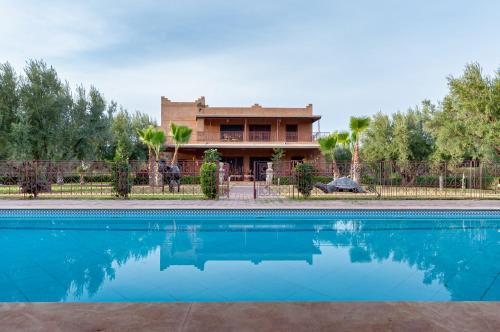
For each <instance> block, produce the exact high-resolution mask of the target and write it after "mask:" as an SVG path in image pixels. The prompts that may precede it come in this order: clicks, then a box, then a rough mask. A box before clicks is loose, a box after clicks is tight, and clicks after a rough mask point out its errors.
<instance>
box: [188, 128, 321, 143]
mask: <svg viewBox="0 0 500 332" xmlns="http://www.w3.org/2000/svg"><path fill="white" fill-rule="evenodd" d="M329 134H330V133H328V132H313V133H301V132H271V131H247V132H245V131H232V130H230V131H220V132H204V131H199V132H197V133H196V139H195V140H193V141H192V142H190V143H228V144H231V143H234V144H237V143H242V142H243V143H270V142H273V143H315V142H316V141H317V140H318V138H320V137H324V136H327V135H329Z"/></svg>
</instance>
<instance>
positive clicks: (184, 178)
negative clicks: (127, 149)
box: [0, 160, 227, 199]
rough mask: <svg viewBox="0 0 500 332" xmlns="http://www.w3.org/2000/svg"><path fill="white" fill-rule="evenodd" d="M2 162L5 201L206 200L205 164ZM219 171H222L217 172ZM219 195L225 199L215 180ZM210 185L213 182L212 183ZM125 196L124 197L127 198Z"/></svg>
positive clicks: (1, 185) (1, 192)
mask: <svg viewBox="0 0 500 332" xmlns="http://www.w3.org/2000/svg"><path fill="white" fill-rule="evenodd" d="M116 165H117V164H116V163H114V162H105V161H83V162H82V161H39V160H38V161H0V198H29V197H39V198H101V199H102V198H116V197H117V196H127V197H131V198H150V199H153V198H158V199H176V198H178V199H183V198H191V199H202V198H205V195H204V193H203V190H202V186H201V181H200V168H201V165H202V161H191V160H190V161H182V160H181V161H179V162H178V164H177V165H178V170H172V169H171V167H170V165H169V164H167V163H165V162H162V161H160V162H157V163H154V162H153V163H151V164H149V163H148V162H147V161H136V160H133V161H128V162H125V163H124V164H121V165H119V167H117V166H116ZM217 172H218V169H217ZM213 179H214V181H215V182H216V183H213V184H212V185H213V186H214V187H215V188H217V196H219V195H224V194H226V193H227V190H222V189H223V188H222V189H221V188H219V186H222V185H223V184H224V183H220V184H219V183H218V179H219V177H218V173H217V175H216V176H215V177H213ZM209 185H210V184H209ZM122 194H124V195H122Z"/></svg>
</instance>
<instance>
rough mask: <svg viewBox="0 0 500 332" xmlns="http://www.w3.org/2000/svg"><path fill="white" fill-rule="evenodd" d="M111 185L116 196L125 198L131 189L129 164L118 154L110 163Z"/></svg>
mask: <svg viewBox="0 0 500 332" xmlns="http://www.w3.org/2000/svg"><path fill="white" fill-rule="evenodd" d="M111 186H112V188H113V192H115V194H116V196H117V197H121V198H127V197H128V195H129V194H130V192H131V191H132V180H131V177H130V164H129V162H128V160H126V159H123V158H122V157H120V156H117V157H116V158H115V160H114V161H113V162H112V163H111Z"/></svg>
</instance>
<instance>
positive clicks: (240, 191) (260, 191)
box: [226, 182, 281, 200]
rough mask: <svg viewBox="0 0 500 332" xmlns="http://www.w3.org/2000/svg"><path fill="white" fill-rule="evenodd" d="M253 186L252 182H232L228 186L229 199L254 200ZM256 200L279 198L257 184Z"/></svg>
mask: <svg viewBox="0 0 500 332" xmlns="http://www.w3.org/2000/svg"><path fill="white" fill-rule="evenodd" d="M253 190H254V184H253V182H232V183H231V184H230V185H229V199H232V200H240V199H242V200H246V199H254V193H253ZM256 190H257V198H265V199H277V198H281V197H280V196H279V195H278V194H277V193H275V192H274V191H272V190H271V189H269V188H267V187H266V186H265V185H262V184H259V185H257V186H256ZM226 199H227V198H226Z"/></svg>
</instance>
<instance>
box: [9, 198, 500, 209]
mask: <svg viewBox="0 0 500 332" xmlns="http://www.w3.org/2000/svg"><path fill="white" fill-rule="evenodd" d="M0 209H439V210H500V200H357V201H356V200H296V201H295V200H253V199H251V200H218V201H216V200H57V199H56V200H0Z"/></svg>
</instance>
